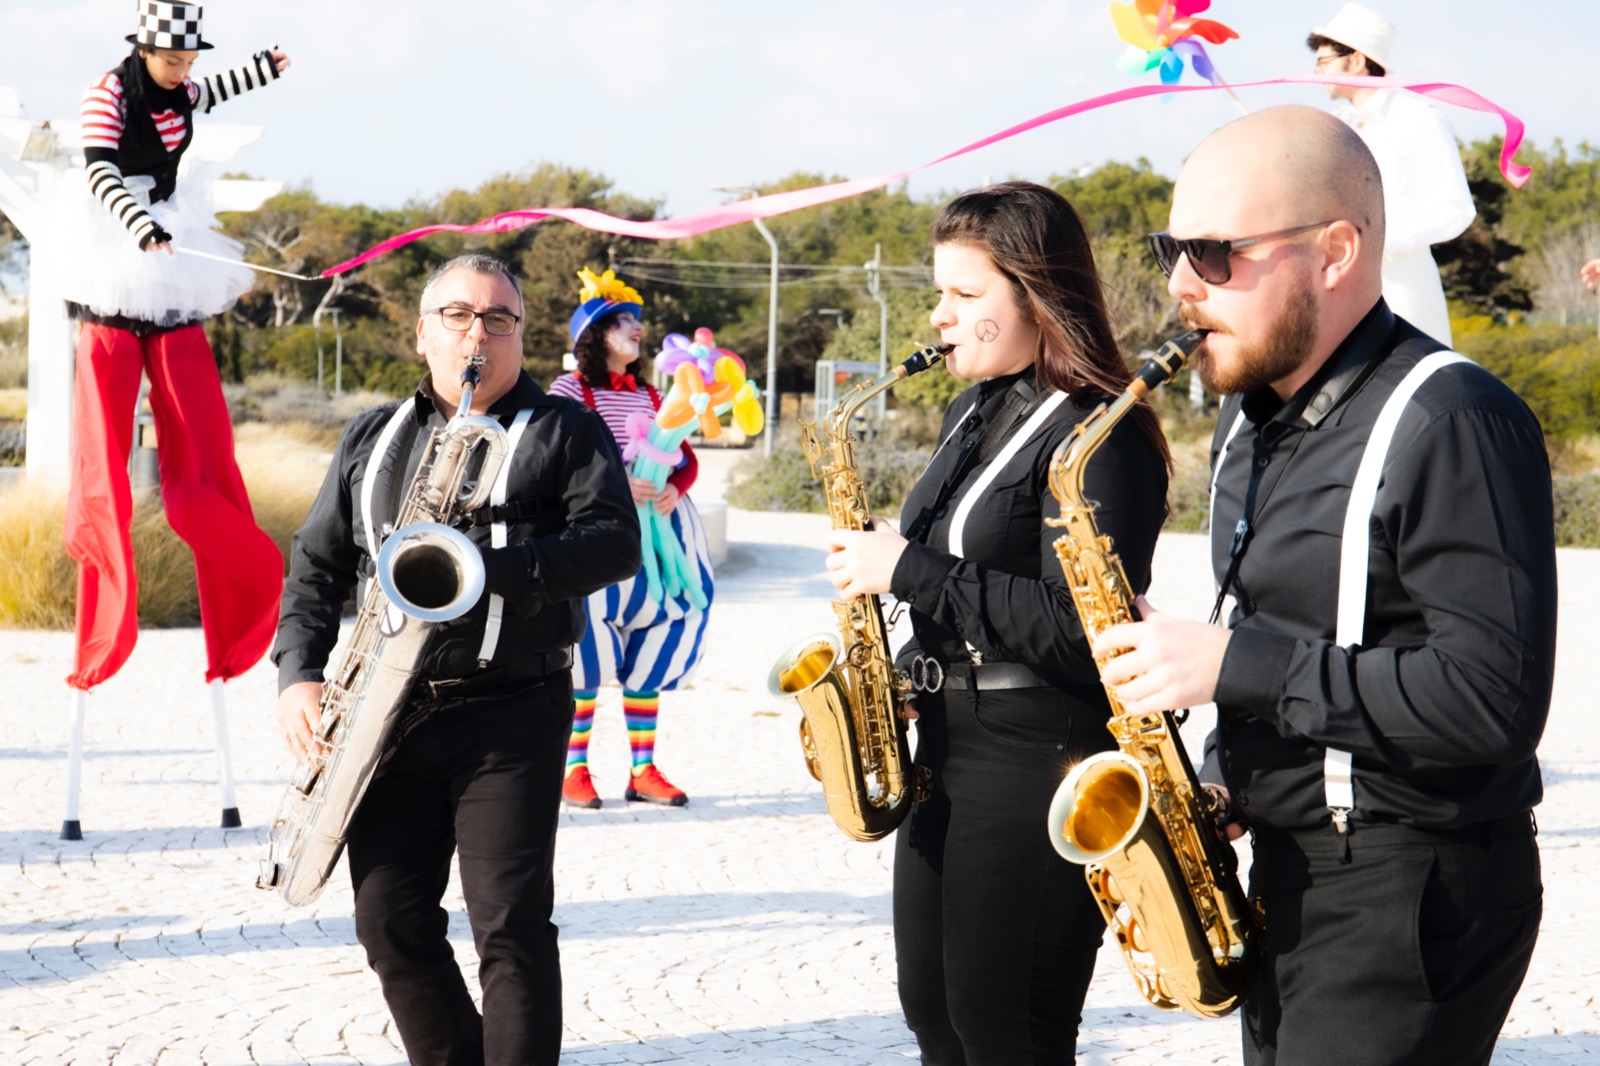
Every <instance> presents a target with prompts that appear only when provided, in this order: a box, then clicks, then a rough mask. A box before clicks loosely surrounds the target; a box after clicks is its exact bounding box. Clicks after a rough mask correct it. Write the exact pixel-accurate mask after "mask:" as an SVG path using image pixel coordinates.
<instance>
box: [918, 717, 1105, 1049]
mask: <svg viewBox="0 0 1600 1066" xmlns="http://www.w3.org/2000/svg"><path fill="white" fill-rule="evenodd" d="M1083 695H1085V696H1087V697H1089V699H1085V700H1079V699H1075V698H1074V697H1073V696H1072V695H1071V694H1070V693H1066V692H1061V691H1057V690H1052V689H1009V690H999V691H994V692H981V693H976V694H974V693H972V692H970V691H964V690H953V689H949V688H947V689H945V690H944V691H943V692H940V693H934V694H931V695H920V696H918V697H917V699H916V707H917V710H918V713H919V715H920V717H919V719H918V721H917V735H918V741H917V762H918V763H919V764H922V765H925V766H928V767H929V768H931V769H932V770H933V774H934V794H933V796H932V798H930V799H928V800H925V801H924V802H923V803H921V804H919V805H918V806H917V807H916V809H915V810H914V811H913V812H912V814H911V816H910V817H909V818H908V819H907V820H906V821H905V822H904V823H902V825H901V827H900V829H899V831H898V839H897V840H896V844H895V864H894V941H895V952H896V957H897V960H898V969H899V984H900V1003H901V1006H902V1007H903V1008H904V1010H905V1015H906V1024H907V1025H908V1026H910V1028H911V1031H912V1032H913V1033H915V1034H916V1037H917V1043H918V1046H919V1047H920V1048H921V1049H922V1061H923V1062H924V1063H927V1064H930V1066H963V1064H965V1066H1023V1064H1041V1066H1042V1064H1047V1063H1049V1064H1054V1063H1070V1062H1072V1061H1073V1059H1074V1053H1075V1049H1076V1046H1077V1036H1078V1023H1079V1021H1080V1018H1081V1011H1082V1008H1083V997H1084V993H1085V992H1086V991H1087V989H1088V987H1089V979H1090V978H1091V977H1092V976H1093V974H1094V960H1095V952H1096V951H1097V950H1099V947H1100V941H1101V939H1102V938H1103V937H1104V936H1105V931H1106V927H1105V922H1104V920H1103V919H1102V918H1101V916H1100V912H1099V910H1098V909H1097V908H1096V906H1095V904H1094V900H1093V898H1092V897H1091V896H1090V894H1089V890H1088V887H1087V885H1086V884H1085V882H1084V878H1083V869H1082V868H1081V867H1078V866H1074V865H1072V864H1070V863H1068V862H1067V861H1065V860H1064V859H1062V858H1061V857H1060V856H1059V855H1057V854H1056V853H1055V850H1054V849H1053V848H1052V847H1051V846H1050V841H1049V837H1048V834H1047V832H1046V828H1045V817H1046V814H1047V813H1048V810H1049V807H1050V800H1051V797H1052V796H1054V794H1055V790H1056V786H1058V785H1059V784H1060V783H1061V780H1062V779H1063V778H1064V777H1065V776H1066V774H1067V770H1068V768H1069V767H1070V765H1071V764H1072V763H1073V762H1075V761H1076V760H1078V759H1081V758H1083V757H1084V756H1086V755H1088V754H1090V753H1092V752H1095V751H1104V750H1107V749H1109V748H1112V747H1114V746H1115V744H1114V742H1113V740H1112V738H1111V734H1110V733H1109V732H1107V730H1106V727H1105V722H1106V716H1107V711H1106V709H1105V705H1104V703H1103V702H1099V705H1098V706H1096V705H1095V702H1092V700H1093V697H1095V696H1098V695H1099V689H1098V687H1096V689H1095V690H1094V691H1093V692H1087V693H1084V694H1083ZM1101 699H1102V700H1103V697H1102V698H1101Z"/></svg>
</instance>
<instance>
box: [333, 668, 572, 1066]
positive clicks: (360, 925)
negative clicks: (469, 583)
mask: <svg viewBox="0 0 1600 1066" xmlns="http://www.w3.org/2000/svg"><path fill="white" fill-rule="evenodd" d="M414 709H416V710H422V711H424V712H426V714H425V717H423V718H422V719H421V721H420V724H418V725H417V726H415V728H413V729H411V730H410V731H409V732H407V733H406V734H405V735H404V736H403V738H402V739H401V740H400V742H399V743H398V745H397V746H396V747H395V749H394V750H393V751H392V752H391V753H390V754H389V756H388V757H387V758H386V760H385V762H384V763H383V764H382V765H381V766H380V767H379V769H378V771H377V773H376V774H375V775H374V777H373V781H372V784H371V786H370V787H369V788H368V790H367V793H366V795H365V796H364V797H363V799H362V801H361V804H360V806H359V807H358V808H357V809H356V814H355V817H354V819H353V820H352V822H351V826H350V835H349V842H348V849H349V856H350V879H351V881H352V882H353V883H354V887H355V917H356V937H357V939H359V940H360V941H361V946H362V947H363V948H365V949H366V953H367V962H368V964H369V965H370V966H371V967H372V969H373V970H374V971H375V972H376V973H377V975H378V979H379V981H380V982H381V983H382V985H383V997H384V999H385V1001H387V1003H388V1005H389V1012H390V1014H392V1015H393V1016H394V1020H395V1026H396V1028H397V1029H398V1030H399V1032H400V1038H401V1040H402V1042H404V1044H405V1048H406V1054H407V1056H408V1057H409V1058H410V1060H411V1061H412V1063H414V1064H416V1066H468V1064H471V1066H477V1064H479V1063H492V1064H505V1066H511V1064H513V1063H514V1064H517V1066H526V1064H535V1063H552V1064H553V1063H555V1062H556V1059H557V1058H558V1056H559V1055H560V1053H561V959H560V954H559V951H558V949H557V946H556V927H555V926H554V925H553V924H552V923H551V921H550V913H551V910H552V908H553V906H554V902H555V886H554V881H553V877H552V874H551V869H552V864H553V862H554V857H555V837H556V818H557V811H558V807H559V803H560V799H561V773H562V767H563V765H564V764H565V762H566V752H567V737H568V734H569V733H570V732H571V729H572V679H571V675H570V674H569V673H568V672H566V671H562V672H560V673H556V674H552V675H550V676H548V677H545V678H540V679H537V680H534V681H523V682H512V683H509V684H508V687H507V689H506V690H505V691H503V692H499V693H495V694H493V695H483V696H473V697H467V698H464V699H450V700H444V701H439V702H437V703H436V704H434V705H431V706H423V705H421V704H418V705H417V707H416V708H414ZM452 853H455V854H457V855H458V856H459V864H460V868H461V890H462V894H463V896H464V897H465V899H466V905H467V918H468V920H469V921H470V922H471V925H472V935H473V940H474V942H475V944H476V946H477V950H478V961H479V965H478V980H479V983H480V985H481V987H482V990H483V1014H482V1016H481V1017H480V1016H479V1014H478V1010H477V1008H476V1007H474V1006H473V1002H472V997H471V995H470V994H469V993H468V992H467V986H466V982H465V981H464V980H463V979H462V975H461V968H460V966H459V965H457V963H456V961H455V958H454V957H453V954H452V952H451V950H450V945H449V942H448V941H447V940H446V927H447V925H448V921H449V915H448V914H447V913H446V911H445V910H444V908H443V907H441V906H440V900H441V898H442V897H443V895H444V890H445V886H446V883H447V882H448V880H449V877H450V857H451V854H452Z"/></svg>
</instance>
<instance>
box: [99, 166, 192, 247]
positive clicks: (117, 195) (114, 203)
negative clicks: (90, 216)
mask: <svg viewBox="0 0 1600 1066" xmlns="http://www.w3.org/2000/svg"><path fill="white" fill-rule="evenodd" d="M83 156H84V162H85V164H87V166H86V172H87V174H88V178H89V191H90V192H92V193H94V195H95V198H96V199H98V200H99V201H100V202H101V203H102V204H104V205H105V208H106V210H107V211H110V212H111V217H112V218H114V219H116V220H117V221H118V222H120V223H122V224H123V225H124V226H126V227H128V232H129V233H131V234H133V238H134V240H136V241H138V242H139V247H140V248H143V247H145V246H146V245H147V244H149V243H150V242H151V241H158V242H159V241H170V240H171V239H172V237H171V236H170V235H169V234H168V233H167V232H166V231H165V230H163V229H162V228H161V227H160V226H158V225H156V220H155V219H153V218H151V217H150V215H149V212H147V211H145V209H144V208H143V207H140V206H139V201H138V200H135V199H134V198H133V195H132V194H131V193H129V192H128V188H127V186H126V185H124V184H123V183H122V168H121V167H119V166H117V153H115V152H113V151H111V150H110V149H109V148H86V149H84V152H83Z"/></svg>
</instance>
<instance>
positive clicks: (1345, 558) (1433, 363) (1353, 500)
mask: <svg viewBox="0 0 1600 1066" xmlns="http://www.w3.org/2000/svg"><path fill="white" fill-rule="evenodd" d="M1465 362H1470V360H1468V359H1467V358H1466V357H1465V356H1462V355H1457V354H1456V353H1455V352H1448V351H1446V352H1435V353H1433V354H1432V355H1430V356H1426V357H1425V358H1423V359H1422V360H1420V361H1419V362H1418V363H1417V365H1416V366H1414V367H1412V368H1411V370H1410V372H1409V373H1407V374H1406V376H1405V377H1404V378H1402V379H1401V380H1400V384H1399V385H1397V386H1396V387H1395V390H1394V392H1393V393H1391V394H1390V396H1389V399H1388V400H1386V401H1384V405H1383V410H1381V411H1379V412H1378V419H1377V421H1376V422H1374V423H1373V424H1372V433H1371V434H1370V435H1369V436H1368V437H1367V447H1366V451H1364V452H1363V453H1362V455H1361V465H1360V466H1359V467H1357V468H1356V477H1355V481H1354V482H1353V483H1352V484H1351V486H1350V502H1349V504H1348V505H1347V506H1346V509H1345V513H1344V533H1343V536H1342V537H1341V539H1340V543H1339V612H1338V616H1337V622H1336V623H1335V626H1334V637H1333V639H1334V642H1335V643H1337V644H1338V645H1339V646H1340V647H1341V648H1349V647H1354V646H1356V645H1359V644H1360V643H1361V641H1362V639H1363V636H1364V632H1365V629H1366V624H1367V565H1368V549H1369V547H1370V539H1371V533H1372V509H1373V507H1374V506H1375V505H1376V503H1377V499H1378V483H1379V482H1380V481H1381V480H1382V479H1383V466H1384V462H1385V460H1386V459H1387V457H1388V455H1389V446H1390V444H1392V443H1393V441H1394V433H1395V429H1396V427H1398V426H1399V425H1400V416H1401V415H1402V414H1404V413H1405V408H1406V404H1408V403H1410V402H1411V397H1412V396H1413V395H1415V394H1416V391H1417V389H1419V388H1420V387H1421V386H1422V383H1423V382H1424V381H1427V380H1428V378H1429V377H1431V376H1432V375H1433V372H1434V371H1436V370H1439V369H1440V368H1442V367H1446V366H1449V365H1450V364H1452V363H1465ZM1322 784H1323V792H1324V795H1325V796H1326V797H1327V801H1328V810H1329V811H1331V812H1332V813H1333V824H1334V827H1335V828H1336V829H1338V830H1339V832H1341V833H1343V832H1345V831H1346V830H1347V829H1348V828H1349V818H1350V812H1351V811H1353V810H1354V809H1355V806H1356V796H1355V786H1354V782H1353V780H1352V777H1351V765H1350V753H1349V752H1348V751H1340V750H1339V749H1338V748H1329V749H1327V752H1326V754H1325V755H1324V756H1323V760H1322Z"/></svg>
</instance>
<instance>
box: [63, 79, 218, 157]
mask: <svg viewBox="0 0 1600 1066" xmlns="http://www.w3.org/2000/svg"><path fill="white" fill-rule="evenodd" d="M183 87H184V89H185V90H186V91H187V92H188V93H189V101H190V102H191V103H193V104H195V105H196V106H198V105H199V103H200V86H198V85H196V84H195V83H194V82H192V81H190V80H189V79H188V78H185V79H183ZM126 113H127V107H126V104H125V102H124V101H123V98H122V78H121V77H119V76H118V75H117V74H116V72H115V71H111V72H108V73H105V74H102V75H100V77H99V78H98V79H97V80H96V81H95V83H94V84H93V85H91V86H89V91H88V92H87V93H85V94H84V97H83V107H82V108H80V109H79V112H78V119H79V121H80V122H81V123H82V125H83V146H84V148H109V149H110V150H111V151H113V152H115V151H116V150H117V146H118V145H119V144H121V143H122V130H123V126H124V124H125V115H126ZM150 117H151V118H152V119H154V120H155V124H156V132H157V133H159V134H160V135H161V143H162V144H164V145H166V146H167V151H169V152H171V151H174V150H175V149H176V148H177V147H178V145H180V144H182V143H183V134H184V125H185V123H184V118H183V116H182V115H180V114H178V113H177V112H176V111H152V112H150Z"/></svg>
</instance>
